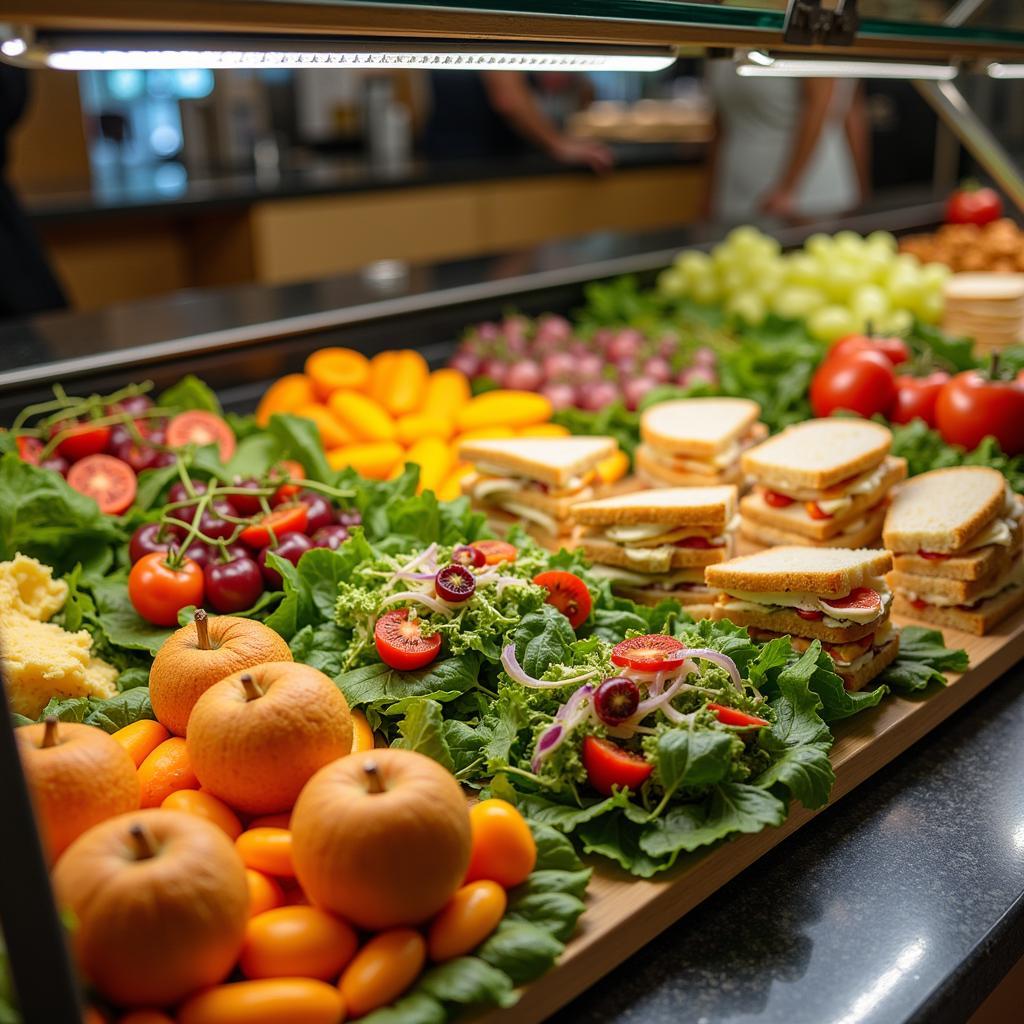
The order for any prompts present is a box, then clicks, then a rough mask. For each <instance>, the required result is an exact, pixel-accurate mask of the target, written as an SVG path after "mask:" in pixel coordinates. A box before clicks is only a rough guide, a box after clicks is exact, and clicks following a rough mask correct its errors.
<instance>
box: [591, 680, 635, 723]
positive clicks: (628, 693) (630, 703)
mask: <svg viewBox="0 0 1024 1024" xmlns="http://www.w3.org/2000/svg"><path fill="white" fill-rule="evenodd" d="M639 704H640V688H639V687H638V686H637V685H636V683H634V682H633V680H632V679H627V678H626V677H625V676H612V677H611V679H606V680H605V681H604V682H603V683H602V684H601V685H600V686H599V687H598V688H597V693H595V694H594V711H595V712H597V717H598V718H600V719H601V721H602V722H604V724H605V725H612V726H615V725H619V724H621V723H622V722H624V721H626V719H627V718H630V717H632V716H633V715H634V714H636V709H637V707H638V706H639Z"/></svg>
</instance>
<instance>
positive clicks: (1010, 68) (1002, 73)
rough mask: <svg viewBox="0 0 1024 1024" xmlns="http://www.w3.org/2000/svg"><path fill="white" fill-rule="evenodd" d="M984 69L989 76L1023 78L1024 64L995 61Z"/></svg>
mask: <svg viewBox="0 0 1024 1024" xmlns="http://www.w3.org/2000/svg"><path fill="white" fill-rule="evenodd" d="M985 71H986V73H987V74H988V77H989V78H1024V64H1000V63H999V62H998V61H995V62H994V63H992V64H989V66H988V67H987V68H985Z"/></svg>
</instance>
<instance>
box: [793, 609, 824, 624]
mask: <svg viewBox="0 0 1024 1024" xmlns="http://www.w3.org/2000/svg"><path fill="white" fill-rule="evenodd" d="M793 611H795V612H796V613H797V615H799V616H800V618H801V619H806V620H807V621H808V622H818V621H819V620H820V619H823V618H825V613H824V612H819V611H817V610H816V609H814V608H794V609H793Z"/></svg>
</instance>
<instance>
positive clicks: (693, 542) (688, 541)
mask: <svg viewBox="0 0 1024 1024" xmlns="http://www.w3.org/2000/svg"><path fill="white" fill-rule="evenodd" d="M675 546H676V547H677V548H699V549H700V550H701V551H705V550H706V549H707V548H714V547H722V546H723V545H721V544H712V543H711V541H709V540H708V539H707V537H684V538H683V539H682V540H677V541H676V544H675Z"/></svg>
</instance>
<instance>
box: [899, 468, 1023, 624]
mask: <svg viewBox="0 0 1024 1024" xmlns="http://www.w3.org/2000/svg"><path fill="white" fill-rule="evenodd" d="M1022 511H1024V508H1022V502H1021V499H1020V498H1019V497H1018V496H1017V495H1016V494H1014V493H1013V492H1012V491H1011V490H1010V489H1009V487H1007V485H1006V481H1005V480H1004V479H1003V475H1002V474H1001V473H999V472H998V471H997V470H995V469H990V468H988V467H987V466H957V467H955V468H952V469H934V470H932V471H931V472H930V473H922V474H921V475H920V476H916V477H914V478H913V479H912V480H908V481H907V482H906V483H905V484H904V485H903V486H902V487H901V488H900V489H899V490H898V491H897V493H896V495H895V497H894V498H893V501H892V505H891V507H890V508H889V512H888V514H887V516H886V519H885V529H884V532H883V539H884V541H885V546H886V547H887V548H889V550H890V551H892V552H893V571H892V573H891V574H890V576H889V583H890V585H891V586H892V588H893V591H894V593H895V601H894V607H895V609H896V611H897V612H898V613H899V614H900V615H907V616H909V617H910V618H914V619H921V620H923V621H925V622H934V623H936V624H937V625H942V626H953V627H955V628H956V629H962V630H964V632H967V633H975V634H976V635H978V636H983V635H984V634H985V633H987V632H988V631H989V630H990V629H992V628H993V627H994V626H995V625H996V624H997V623H999V622H1000V621H1002V620H1003V619H1005V618H1006V617H1007V616H1008V615H1010V614H1012V613H1013V612H1014V611H1016V610H1017V609H1018V608H1020V607H1022V606H1024V560H1022V556H1021V548H1022V545H1024V526H1022Z"/></svg>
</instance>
